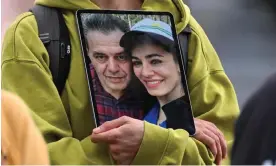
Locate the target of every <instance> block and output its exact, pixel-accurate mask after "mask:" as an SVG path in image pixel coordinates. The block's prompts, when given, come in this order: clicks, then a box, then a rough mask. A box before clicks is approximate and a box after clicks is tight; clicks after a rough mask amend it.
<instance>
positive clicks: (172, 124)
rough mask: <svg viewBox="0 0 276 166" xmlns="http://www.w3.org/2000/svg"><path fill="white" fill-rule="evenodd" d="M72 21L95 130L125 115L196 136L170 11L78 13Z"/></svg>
mask: <svg viewBox="0 0 276 166" xmlns="http://www.w3.org/2000/svg"><path fill="white" fill-rule="evenodd" d="M77 20H78V28H79V33H80V37H81V44H82V50H83V57H84V62H85V69H86V72H87V79H88V86H89V90H90V97H91V104H92V108H93V113H94V119H95V122H96V125H97V126H99V125H101V124H102V123H104V122H106V121H109V120H113V119H116V118H119V117H121V116H130V117H132V118H136V119H141V120H145V121H148V122H150V123H153V124H156V125H159V126H161V127H165V128H173V129H179V128H182V129H185V130H187V131H188V132H189V133H190V134H191V135H193V134H194V133H195V127H194V121H193V115H192V107H191V102H190V98H189V92H188V86H187V81H186V75H185V66H184V65H183V64H184V62H183V56H182V54H181V49H180V47H179V44H178V38H177V35H176V30H175V27H174V25H175V24H174V20H173V16H172V15H171V14H170V13H167V12H145V11H112V10H79V11H78V12H77Z"/></svg>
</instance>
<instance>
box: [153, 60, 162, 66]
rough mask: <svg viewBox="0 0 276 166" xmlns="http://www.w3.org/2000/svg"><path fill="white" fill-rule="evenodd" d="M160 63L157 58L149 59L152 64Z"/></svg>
mask: <svg viewBox="0 0 276 166" xmlns="http://www.w3.org/2000/svg"><path fill="white" fill-rule="evenodd" d="M160 63H162V61H161V60H158V59H154V60H152V61H151V64H153V65H157V64H160Z"/></svg>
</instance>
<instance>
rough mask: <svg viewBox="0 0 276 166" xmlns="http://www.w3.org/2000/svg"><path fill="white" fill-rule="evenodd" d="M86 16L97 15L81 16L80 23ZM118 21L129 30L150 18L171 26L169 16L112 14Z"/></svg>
mask: <svg viewBox="0 0 276 166" xmlns="http://www.w3.org/2000/svg"><path fill="white" fill-rule="evenodd" d="M88 15H97V14H82V16H81V17H82V22H84V19H85V18H86V17H87V16H88ZM112 15H114V16H116V17H119V18H120V19H122V20H124V21H125V22H127V23H128V25H129V27H130V28H131V27H132V26H133V25H134V24H136V23H137V22H138V21H140V20H142V19H144V18H150V19H152V20H155V21H163V22H165V23H167V24H169V25H170V26H171V21H170V17H169V16H165V15H141V14H140V15H137V14H112Z"/></svg>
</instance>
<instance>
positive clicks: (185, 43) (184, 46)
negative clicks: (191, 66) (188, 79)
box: [178, 25, 192, 73]
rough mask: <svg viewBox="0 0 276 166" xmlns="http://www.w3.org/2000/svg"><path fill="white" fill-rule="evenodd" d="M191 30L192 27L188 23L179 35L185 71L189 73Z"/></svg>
mask: <svg viewBox="0 0 276 166" xmlns="http://www.w3.org/2000/svg"><path fill="white" fill-rule="evenodd" d="M191 32H192V29H191V27H190V26H189V25H187V26H186V28H185V29H184V30H183V31H182V32H180V34H179V35H178V39H179V44H180V48H181V52H182V54H183V60H184V68H185V73H187V70H188V48H189V38H190V35H191Z"/></svg>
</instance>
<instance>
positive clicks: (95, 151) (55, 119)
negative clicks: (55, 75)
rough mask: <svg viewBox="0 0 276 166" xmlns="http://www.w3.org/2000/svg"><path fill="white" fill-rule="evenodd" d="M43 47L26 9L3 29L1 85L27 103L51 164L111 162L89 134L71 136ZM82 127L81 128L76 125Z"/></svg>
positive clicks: (104, 149)
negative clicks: (4, 34)
mask: <svg viewBox="0 0 276 166" xmlns="http://www.w3.org/2000/svg"><path fill="white" fill-rule="evenodd" d="M48 64H49V58H48V55H47V51H46V49H45V47H44V45H43V44H42V42H41V41H40V39H39V38H38V31H37V25H36V22H35V20H34V16H33V15H32V14H30V13H26V14H23V15H22V16H20V17H19V18H18V19H17V20H16V21H15V23H14V24H13V25H12V26H11V27H10V28H9V30H8V31H7V33H6V36H5V39H4V43H3V50H2V63H1V68H2V88H3V89H5V90H7V91H10V92H13V93H15V94H17V95H19V96H20V97H21V98H22V99H23V100H24V101H25V102H26V103H27V105H28V106H29V107H30V109H31V110H32V111H31V114H32V116H33V119H34V121H35V122H36V125H37V126H38V128H39V129H40V131H41V132H42V134H43V136H44V138H45V141H46V142H47V144H48V150H49V155H50V159H51V164H55V165H56V164H97V165H101V164H111V160H110V157H109V155H108V150H107V149H106V148H107V147H105V146H103V145H101V144H93V143H92V142H91V141H90V138H89V135H87V137H86V138H84V139H82V140H79V139H76V138H74V136H73V133H72V129H71V125H70V120H69V118H68V116H69V115H68V114H69V113H68V112H66V110H65V108H64V105H63V103H62V100H61V98H60V96H59V94H58V91H57V89H56V87H55V85H54V83H53V81H52V76H51V74H50V71H49V68H48ZM80 130H82V129H80Z"/></svg>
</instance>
